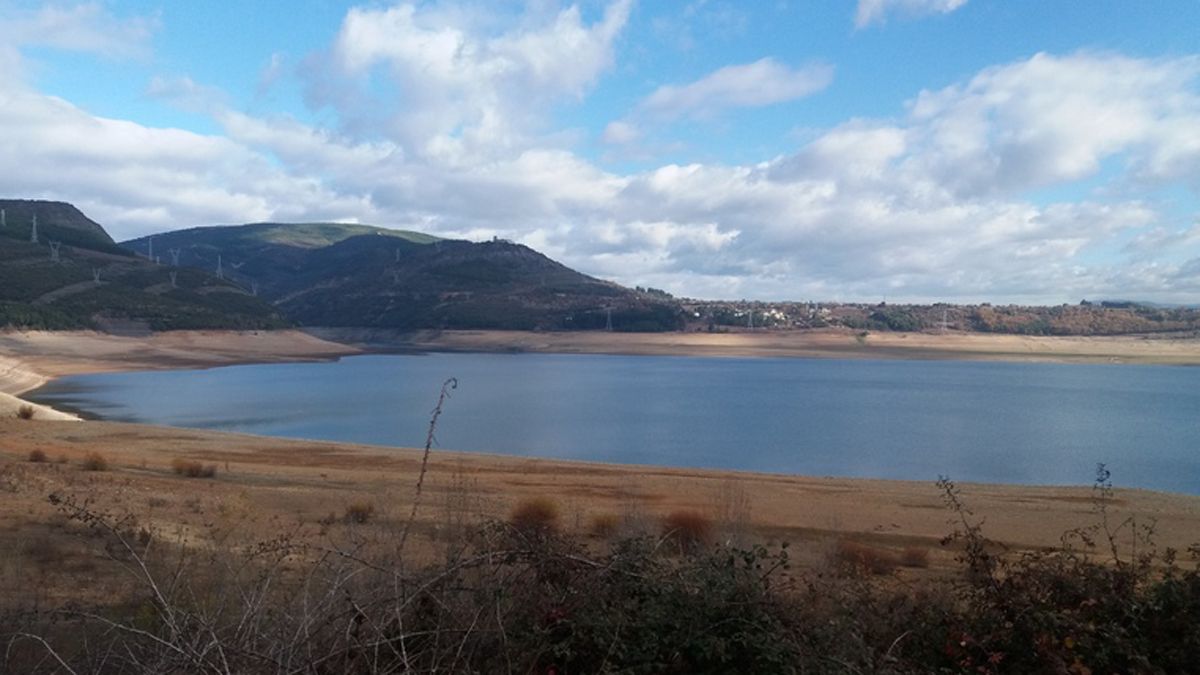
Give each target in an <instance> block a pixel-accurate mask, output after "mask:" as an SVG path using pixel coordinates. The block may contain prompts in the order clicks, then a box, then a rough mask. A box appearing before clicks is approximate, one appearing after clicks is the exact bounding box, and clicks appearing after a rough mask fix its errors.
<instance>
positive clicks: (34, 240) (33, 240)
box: [29, 213, 38, 244]
mask: <svg viewBox="0 0 1200 675" xmlns="http://www.w3.org/2000/svg"><path fill="white" fill-rule="evenodd" d="M29 243H31V244H36V243H38V238H37V214H36V213H35V214H33V230H31V231H30V233H29Z"/></svg>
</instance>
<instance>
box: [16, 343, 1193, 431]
mask: <svg viewBox="0 0 1200 675" xmlns="http://www.w3.org/2000/svg"><path fill="white" fill-rule="evenodd" d="M421 352H468V353H470V352H478V353H553V354H616V355H630V356H690V357H701V358H810V359H881V360H979V361H1008V362H1050V363H1092V364H1096V363H1108V364H1141V365H1179V366H1197V365H1200V338H1197V337H1179V336H1165V337H1164V336H1118V337H1037V336H1019V335H993V334H980V333H949V334H928V333H867V334H866V335H864V334H863V333H862V332H856V331H850V330H845V329H819V330H805V331H753V332H751V331H734V332H725V333H720V332H718V333H708V332H692V333H684V332H674V333H610V332H603V331H591V332H582V331H581V332H563V333H546V332H529V331H490V330H461V331H433V330H422V331H407V332H405V331H385V330H372V329H346V328H310V329H304V330H284V331H171V332H162V333H150V334H146V335H131V336H122V335H113V334H107V333H98V332H94V331H62V332H48V331H7V332H0V416H7V415H15V414H16V411H17V409H18V408H19V407H21V406H23V405H32V406H33V408H34V410H35V414H37V415H39V416H42V417H43V418H45V419H51V418H53V419H78V418H77V417H76V416H75V415H71V414H68V413H64V412H62V411H55V410H53V409H52V408H49V407H46V406H41V405H38V404H31V403H29V402H27V401H25V400H23V399H21V398H20V396H21V395H22V394H24V393H27V392H29V391H32V390H34V389H37V388H38V387H41V386H43V385H45V384H46V383H48V382H49V381H50V380H52V379H55V378H58V377H62V376H64V375H83V374H93V373H108V372H125V371H135V370H164V369H187V368H214V367H220V366H226V365H243V364H253V363H283V362H304V361H322V360H333V359H338V358H341V357H343V356H352V355H357V354H371V353H375V354H383V353H421Z"/></svg>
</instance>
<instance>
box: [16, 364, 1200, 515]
mask: <svg viewBox="0 0 1200 675" xmlns="http://www.w3.org/2000/svg"><path fill="white" fill-rule="evenodd" d="M451 376H454V377H457V378H458V380H459V383H460V386H459V388H458V390H457V391H455V392H454V393H453V398H452V399H451V400H450V401H449V403H448V404H447V406H446V410H445V413H444V415H443V417H442V420H441V426H440V427H439V429H438V433H437V439H438V447H442V448H454V449H460V450H474V451H486V452H499V453H506V454H515V455H532V456H538V457H554V458H562V459H582V460H597V461H606V462H625V463H639V464H658V465H670V466H681V467H705V468H726V469H740V470H748V471H767V472H776V473H797V474H808V475H817V476H821V475H829V476H858V477H876V478H901V479H912V480H933V479H935V478H936V477H937V476H938V475H940V474H947V475H950V476H951V477H953V478H955V479H956V480H960V481H989V482H1011V483H1047V484H1071V483H1076V484H1086V483H1088V482H1090V480H1091V477H1092V475H1093V474H1094V471H1095V465H1096V463H1097V462H1105V463H1107V464H1108V465H1109V467H1110V469H1112V471H1113V480H1114V482H1115V483H1116V484H1118V485H1119V486H1128V487H1146V488H1152V489H1159V490H1171V491H1176V492H1187V493H1192V494H1200V368H1185V367H1169V366H1129V365H1117V366H1104V365H1098V366H1093V365H1057V364H1018V363H978V362H965V361H936V362H926V361H857V360H856V361H837V360H807V359H701V358H685V357H655V356H597V355H563V354H512V355H508V354H429V355H385V356H357V357H352V358H347V359H343V360H342V361H339V362H334V363H305V364H273V365H253V366H233V367H227V368H217V369H212V370H200V371H162V372H141V373H118V374H107V375H85V376H77V377H67V378H63V379H61V380H58V381H56V382H53V383H52V384H50V385H48V386H47V387H45V388H43V389H41V390H39V391H38V392H37V395H36V398H37V399H38V400H39V401H41V402H44V403H48V404H50V405H65V406H71V407H74V408H76V409H80V410H83V411H86V412H88V413H91V414H94V415H97V416H100V417H103V418H106V419H114V420H127V421H136V422H147V423H152V424H168V425H175V426H183V427H199V428H205V429H220V430H229V431H242V432H249V433H256V434H267V435H275V436H287V437H296V438H311V439H322V440H330V441H353V442H359V443H375V444H386V445H402V446H420V445H422V444H423V443H424V440H425V432H426V427H427V424H428V419H429V412H430V409H431V408H432V406H433V403H434V402H435V400H436V398H437V392H438V389H439V387H440V386H441V383H442V381H443V380H444V379H445V378H447V377H451Z"/></svg>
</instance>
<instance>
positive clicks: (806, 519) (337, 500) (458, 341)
mask: <svg viewBox="0 0 1200 675" xmlns="http://www.w3.org/2000/svg"><path fill="white" fill-rule="evenodd" d="M551 337H564V336H551ZM565 337H570V338H574V340H573V343H572V344H568V343H567V342H566V341H564V340H548V339H547V336H546V335H545V334H537V333H521V334H503V335H496V334H491V333H484V334H482V335H480V334H478V333H472V332H468V333H454V334H447V333H441V334H437V335H419V336H413V338H414V339H411V340H410V341H408V342H407V343H405V344H404V345H403V346H404V347H406V348H408V349H410V350H412V351H422V350H428V351H460V350H461V351H493V352H512V351H531V352H532V351H539V350H541V351H551V350H554V351H558V352H561V353H623V352H624V351H625V350H627V349H632V348H633V347H634V346H636V343H637V342H638V341H637V340H628V341H623V342H620V343H616V344H614V342H612V341H611V340H603V339H601V340H595V339H592V338H591V336H586V337H587V338H588V339H585V340H579V339H578V338H579V337H580V336H577V335H576V336H565ZM599 337H601V338H606V337H607V338H611V337H612V336H611V335H601V336H599ZM671 337H672V336H658V337H656V338H655V339H651V340H642V341H641V342H642V343H643V345H644V346H645V351H644V353H655V351H653V350H658V349H667V348H668V347H670V340H671ZM674 337H675V338H676V339H678V336H677V335H676V336H674ZM754 337H755V338H757V337H758V336H754ZM934 337H938V336H934ZM846 338H847V336H844V335H836V334H835V335H830V336H826V337H822V338H820V340H827V341H830V342H832V343H833V344H835V345H836V344H838V343H844V342H845V339H846ZM736 339H737V340H745V338H744V337H738V338H736ZM849 339H850V340H854V337H853V336H849ZM894 339H896V340H904V339H909V340H913V343H912V344H922V343H923V342H924V339H920V338H918V339H914V337H909V338H894ZM758 340H759V341H758V342H757V343H751V346H754V345H757V348H746V346H745V344H744V343H743V345H742V347H740V348H738V347H736V345H735V346H734V347H730V346H729V345H726V347H727V348H726V349H724V350H720V349H715V348H712V347H710V348H707V349H693V350H691V351H690V352H688V353H685V354H681V350H678V349H676V350H671V351H669V352H668V353H670V354H675V355H688V356H718V355H719V356H737V357H754V356H772V357H779V356H781V353H780V351H781V350H780V349H778V348H776V347H772V346H771V342H770V340H771V338H770V337H768V338H765V339H764V338H758ZM880 342H883V341H882V340H881V341H880ZM1037 342H1040V341H1035V344H1036V343H1037ZM1090 342H1095V341H1088V340H1085V341H1082V342H1080V343H1072V345H1071V348H1073V349H1079V345H1086V344H1087V343H1090ZM1099 342H1100V344H1099V345H1094V346H1095V347H1099V349H1093V350H1092V352H1090V355H1089V358H1091V359H1095V358H1096V355H1097V354H1099V353H1102V352H1108V353H1111V352H1113V351H1114V349H1113V347H1114V346H1122V345H1124V346H1125V347H1126V351H1125V353H1126V356H1127V357H1128V356H1129V354H1130V353H1131V352H1132V353H1133V355H1134V356H1140V357H1142V358H1145V357H1146V356H1147V352H1146V351H1144V348H1143V351H1139V350H1137V349H1134V348H1130V347H1129V344H1130V343H1136V341H1132V340H1125V341H1111V340H1105V341H1099ZM869 343H870V338H868V344H869ZM539 345H540V346H539ZM468 346H472V347H476V348H475V349H473V350H468V349H467V347H468ZM1063 346H1064V347H1065V346H1066V345H1063ZM1159 346H1160V347H1164V346H1170V349H1166V350H1161V351H1159V352H1157V354H1158V358H1163V357H1164V356H1169V357H1172V359H1173V360H1171V361H1169V362H1170V363H1180V364H1182V363H1193V362H1194V361H1191V360H1190V359H1191V358H1192V357H1190V356H1188V354H1190V353H1191V351H1189V350H1196V346H1195V344H1194V341H1192V344H1191V345H1185V346H1186V347H1187V349H1182V350H1181V349H1180V347H1179V346H1178V345H1177V343H1176V341H1163V342H1162V344H1161V345H1159ZM483 347H490V349H484V348H483ZM717 347H720V345H717ZM793 347H794V346H793ZM569 348H573V349H577V350H580V351H570V350H569ZM617 348H619V349H620V350H621V351H610V350H615V349H617ZM584 350H587V351H584ZM601 350H602V351H601ZM382 351H388V350H385V349H382V348H381V347H380V346H378V345H375V346H367V345H363V346H348V345H345V344H339V343H334V342H331V341H328V340H323V339H320V336H319V335H318V336H314V335H310V334H307V333H302V332H298V331H289V332H285V333H273V334H261V333H253V332H249V333H229V332H190V333H178V334H160V335H157V336H144V337H115V336H109V335H102V334H97V333H70V334H62V333H40V334H37V333H25V334H13V333H9V334H0V391H3V390H7V391H17V392H18V393H24V392H27V391H29V390H30V389H32V388H35V387H36V386H39V385H40V384H43V383H45V382H47V381H49V380H50V379H53V378H56V377H60V376H63V375H68V374H83V373H95V372H116V371H130V370H148V369H153V370H158V369H165V368H206V367H217V366H223V365H233V364H245V363H270V362H294V361H315V360H333V359H338V358H340V357H342V356H349V355H355V354H365V353H376V352H382ZM783 351H785V352H786V353H787V354H788V355H791V356H795V357H806V358H807V357H813V358H821V356H814V355H813V354H812V353H808V352H802V351H801V350H799V349H795V348H793V349H792V350H790V351H788V350H783ZM813 351H814V352H819V353H827V352H823V351H822V350H819V349H814V350H813ZM1061 351H1062V350H1060V352H1061ZM1198 351H1200V350H1198ZM950 353H962V350H960V351H959V352H953V351H951V352H950ZM966 353H968V354H973V355H977V354H978V353H979V350H975V351H973V352H972V351H968V352H966ZM860 354H861V356H860V358H880V356H879V354H878V352H874V351H863V352H860ZM1153 354H1154V353H1150V355H1151V356H1152V355H1153ZM1181 357H1186V358H1181ZM827 358H838V357H837V356H827ZM946 358H953V357H950V356H947V357H946ZM991 360H995V359H991ZM1006 360H1017V359H1014V358H1010V359H1006ZM1042 360H1044V359H1042ZM1198 360H1200V359H1198ZM1087 362H1093V363H1095V362H1097V361H1095V360H1091V361H1087ZM1099 362H1111V361H1099ZM8 396H9V397H10V398H13V400H16V401H20V399H15V397H12V396H11V394H8ZM3 417H7V418H8V419H0V433H3V435H4V437H5V440H6V445H5V447H4V448H2V449H0V458H2V459H3V460H5V461H7V462H11V463H12V465H16V464H18V463H21V464H23V461H24V459H25V457H26V456H27V455H28V453H30V452H32V451H33V450H43V451H44V452H45V453H46V454H47V455H48V456H49V457H50V459H51V461H56V460H58V459H60V458H61V459H62V460H64V461H66V462H68V463H69V464H74V463H76V462H78V461H79V460H80V459H81V458H82V457H84V456H86V455H87V454H88V453H93V452H95V453H101V454H103V455H105V456H106V457H107V458H108V459H109V460H110V461H111V462H112V463H113V464H114V470H113V471H111V472H108V473H106V474H100V476H103V477H104V481H103V482H108V481H109V479H110V478H111V479H112V480H113V482H114V487H113V489H114V490H123V489H125V488H119V487H117V485H116V480H117V479H118V478H120V479H121V480H133V481H135V484H136V485H137V486H138V487H137V490H138V491H139V492H141V491H149V492H148V493H150V492H155V493H157V492H158V491H166V492H178V491H180V490H183V492H180V493H179V494H180V498H181V500H182V496H183V494H184V493H186V492H188V491H189V490H203V494H205V495H208V496H206V497H205V498H209V497H212V498H218V497H219V495H221V494H225V493H226V492H228V493H229V496H228V499H231V500H234V501H237V502H239V503H241V502H246V503H247V504H248V505H250V504H252V505H253V507H254V508H256V509H259V508H261V509H263V510H264V512H266V513H279V514H287V513H290V511H289V510H288V509H294V508H299V509H301V511H302V512H303V513H304V514H306V515H305V517H306V518H318V517H324V515H326V514H324V513H320V511H321V510H322V509H324V510H326V511H328V510H335V509H340V508H342V506H344V504H343V502H347V501H349V500H351V499H352V498H353V497H354V495H356V494H360V493H362V494H367V495H374V497H373V498H374V499H376V501H377V502H378V503H380V504H386V503H388V502H390V501H392V500H393V497H399V498H400V499H401V501H402V500H403V495H404V494H405V493H404V490H407V489H409V488H408V487H407V486H409V485H410V483H411V481H412V480H413V479H414V478H415V475H416V467H417V465H418V461H419V454H420V453H419V451H417V450H414V449H400V448H386V447H379V446H364V445H355V444H351V443H327V442H317V441H298V440H288V439H282V438H274V437H265V436H250V435H243V434H234V433H224V432H215V431H199V430H192V429H183V428H174V427H162V426H151V425H137V424H124V423H116V422H103V421H86V422H76V423H63V422H57V421H48V420H50V419H51V418H49V417H43V416H42V415H41V413H40V411H39V413H38V415H37V416H36V417H35V419H34V420H33V421H25V420H18V419H12V417H13V415H12V414H11V413H9V414H6V415H3ZM43 419H45V420H47V421H41V420H43ZM174 457H186V458H188V459H195V460H199V461H204V462H213V463H215V464H217V465H218V466H220V467H221V475H222V478H220V479H219V480H218V481H216V482H188V481H185V480H182V479H179V478H178V477H176V476H174V475H173V474H172V472H171V469H170V468H169V466H170V461H171V458H174ZM434 458H435V459H434V469H433V471H434V474H433V477H432V478H431V481H432V483H431V484H432V486H433V487H431V490H433V494H434V495H437V494H438V493H439V491H446V490H449V489H450V488H449V487H448V486H451V485H452V484H453V483H454V481H456V480H458V478H457V477H456V476H458V475H460V474H462V473H463V472H465V474H466V475H468V476H470V480H471V481H477V482H478V486H477V489H478V490H479V491H480V492H481V493H482V494H483V495H484V498H485V499H486V500H490V501H489V503H490V504H491V507H490V508H489V510H488V512H489V513H491V514H492V515H493V516H495V517H503V515H504V514H505V513H506V512H507V509H508V508H509V507H510V506H511V505H512V504H513V503H515V501H517V500H519V499H522V498H526V497H531V496H540V495H551V496H554V497H555V498H557V499H561V500H562V502H563V504H564V509H567V508H569V509H579V510H580V511H581V512H582V513H585V514H596V513H623V512H624V510H627V509H630V508H632V507H631V504H634V503H635V502H636V504H637V505H638V508H639V509H644V510H647V511H649V512H650V513H651V514H652V515H661V514H662V513H665V512H667V511H669V510H670V509H675V508H691V509H701V510H707V511H711V510H714V509H715V508H717V507H716V506H715V505H717V504H718V502H720V501H721V500H723V499H725V496H722V495H723V494H724V492H725V491H727V489H728V488H729V486H735V487H736V489H737V490H739V491H744V493H745V494H748V495H750V498H749V504H750V506H749V508H750V513H751V515H750V516H749V518H750V519H751V520H752V524H753V527H754V528H755V530H756V531H758V532H760V533H762V534H763V536H767V537H773V538H787V537H791V538H801V539H805V538H807V539H810V540H819V541H829V540H830V539H831V538H836V537H840V536H852V537H855V538H863V539H867V540H871V541H875V542H877V543H880V544H882V545H900V544H904V543H908V542H918V543H921V544H922V545H927V546H930V547H932V548H936V547H937V541H938V540H939V539H940V537H941V536H943V535H945V534H946V533H947V532H948V531H949V530H948V528H949V526H948V525H947V518H948V517H949V515H950V514H948V513H947V512H946V511H945V510H944V508H943V505H942V502H941V495H940V494H939V492H938V490H937V489H936V487H935V486H934V485H933V481H932V479H933V477H932V476H931V477H930V480H929V481H927V482H912V481H902V480H885V479H869V478H832V477H825V478H822V477H810V476H802V475H789V474H762V473H752V472H739V471H728V470H712V469H683V468H667V467H655V466H642V465H632V464H616V463H598V462H585V461H572V460H557V459H535V458H527V457H516V456H508V455H497V454H484V453H465V452H452V451H442V450H438V451H436V452H435V453H434ZM381 468H386V469H387V470H388V472H387V473H386V474H384V473H380V469H381ZM214 486H215V487H214ZM961 487H963V488H964V490H965V493H966V494H967V495H968V497H969V503H970V505H971V507H972V508H974V509H975V510H976V512H977V513H981V514H983V515H985V516H986V518H987V523H988V525H987V527H988V532H989V535H990V536H994V537H995V538H996V539H997V540H999V541H1004V542H1006V543H1008V544H1011V545H1013V546H1015V547H1019V548H1041V547H1048V546H1055V545H1056V544H1057V543H1058V542H1059V537H1060V536H1061V534H1062V533H1063V532H1065V531H1067V530H1069V529H1071V528H1074V527H1080V526H1083V525H1086V524H1088V523H1090V522H1091V520H1090V519H1093V518H1094V514H1093V511H1092V508H1093V505H1092V503H1091V499H1092V496H1093V492H1092V490H1091V489H1089V488H1087V487H1079V486H1074V487H1073V486H1036V485H1016V484H997V483H970V484H963V485H962V486H961ZM280 488H285V489H284V490H282V491H281V489H280ZM397 489H398V490H400V493H399V494H397V495H393V494H392V492H391V491H393V490H397ZM213 491H215V492H213ZM283 493H287V494H288V495H290V496H289V497H288V499H287V500H286V501H283V502H277V501H276V500H277V499H282V497H276V496H274V495H278V494H283ZM310 493H311V494H310ZM114 494H115V493H114ZM198 494H199V493H198ZM214 494H215V495H217V496H215V497H214V496H213V495H214ZM40 498H41V499H42V500H44V494H43V495H41V497H40ZM309 498H311V499H312V503H311V504H310V503H309V502H308V501H307V500H308V499H309ZM436 499H440V497H435V498H434V501H436ZM17 502H21V503H20V504H18V503H17ZM1116 506H1117V507H1118V509H1119V511H1120V512H1121V513H1125V514H1129V515H1136V516H1138V517H1146V518H1154V519H1157V520H1158V521H1159V523H1160V527H1161V531H1162V532H1163V536H1162V539H1161V540H1160V543H1161V544H1163V545H1170V546H1177V547H1179V548H1181V549H1182V548H1185V547H1186V546H1187V545H1189V544H1192V543H1195V542H1194V541H1193V540H1194V538H1195V536H1194V533H1195V532H1198V531H1200V497H1196V496H1192V495H1187V494H1180V493H1169V492H1156V491H1150V490H1141V489H1118V490H1117V505H1116ZM13 508H14V509H28V508H30V506H29V504H24V503H23V500H17V501H16V502H14V505H13ZM310 512H311V513H310ZM13 513H16V511H14V512H13ZM163 517H164V519H165V520H167V521H169V520H170V519H171V518H172V516H169V515H165V516H163ZM944 553H945V555H946V556H950V555H951V552H944ZM948 559H949V558H947V560H948Z"/></svg>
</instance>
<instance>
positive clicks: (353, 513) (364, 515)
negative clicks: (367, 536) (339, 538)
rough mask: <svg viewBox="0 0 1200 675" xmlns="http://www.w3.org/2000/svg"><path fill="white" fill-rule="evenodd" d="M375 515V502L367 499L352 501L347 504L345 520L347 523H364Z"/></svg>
mask: <svg viewBox="0 0 1200 675" xmlns="http://www.w3.org/2000/svg"><path fill="white" fill-rule="evenodd" d="M373 515H375V504H373V503H371V502H367V501H358V502H351V503H350V504H349V505H347V506H346V516H345V520H346V522H347V523H353V524H355V525H362V524H364V523H366V522H367V521H368V520H370V519H371V516H373Z"/></svg>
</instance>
